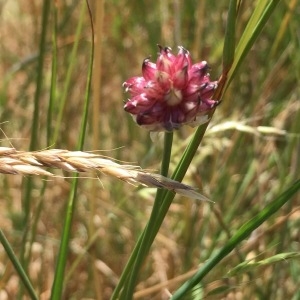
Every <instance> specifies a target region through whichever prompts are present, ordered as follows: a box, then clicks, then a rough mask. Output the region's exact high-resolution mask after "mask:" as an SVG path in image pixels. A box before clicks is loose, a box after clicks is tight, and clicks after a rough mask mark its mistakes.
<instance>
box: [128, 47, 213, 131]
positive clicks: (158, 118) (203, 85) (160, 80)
mask: <svg viewBox="0 0 300 300" xmlns="http://www.w3.org/2000/svg"><path fill="white" fill-rule="evenodd" d="M159 48H160V52H159V55H158V58H157V61H156V63H153V62H151V61H150V59H149V58H147V59H145V60H144V62H143V67H142V75H143V76H141V77H132V78H130V79H128V80H127V81H125V82H124V84H123V86H124V87H125V89H126V92H129V94H130V96H131V98H130V99H128V101H127V102H126V103H125V106H124V109H125V111H127V112H129V113H130V114H131V115H132V116H133V118H134V119H135V121H136V122H137V124H139V125H141V126H143V127H146V128H147V129H149V130H150V131H172V130H173V129H178V128H180V127H181V126H182V125H183V124H188V125H191V126H195V125H199V124H202V123H205V122H207V121H208V117H207V113H208V112H209V111H210V110H211V109H213V108H214V107H215V106H216V105H217V104H218V101H215V100H212V99H211V97H212V95H213V93H214V91H215V89H216V87H217V82H216V81H210V77H209V74H208V69H209V67H208V64H207V62H206V61H202V62H199V63H196V64H192V60H191V56H190V53H189V52H188V51H187V50H186V49H184V48H183V47H179V52H178V54H177V55H174V54H173V53H172V51H171V49H170V48H169V47H165V48H163V47H161V46H159Z"/></svg>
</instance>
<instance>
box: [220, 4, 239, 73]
mask: <svg viewBox="0 0 300 300" xmlns="http://www.w3.org/2000/svg"><path fill="white" fill-rule="evenodd" d="M236 10H237V1H236V0H231V1H230V4H229V10H228V17H227V26H226V32H225V40H224V49H223V74H224V73H225V74H227V72H228V71H229V70H230V68H231V65H232V63H233V60H234V52H235V23H236Z"/></svg>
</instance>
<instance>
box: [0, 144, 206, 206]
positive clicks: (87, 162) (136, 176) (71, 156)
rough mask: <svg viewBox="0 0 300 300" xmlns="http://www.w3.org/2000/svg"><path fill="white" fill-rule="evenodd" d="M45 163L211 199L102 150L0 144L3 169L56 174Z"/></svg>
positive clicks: (15, 172) (53, 166)
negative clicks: (21, 147)
mask: <svg viewBox="0 0 300 300" xmlns="http://www.w3.org/2000/svg"><path fill="white" fill-rule="evenodd" d="M45 167H46V168H47V167H49V168H56V169H61V170H64V171H68V172H88V171H93V170H96V171H100V172H101V173H104V174H107V175H110V176H113V177H115V178H118V179H121V180H123V181H125V182H127V183H130V184H142V185H145V186H147V187H156V188H164V189H168V190H171V191H174V192H175V193H178V194H180V195H183V196H186V197H189V198H194V199H199V200H206V201H207V200H208V201H210V200H209V199H208V198H207V197H205V196H203V195H201V194H200V193H198V192H196V190H195V189H194V188H192V187H191V186H189V185H186V184H183V183H180V182H178V181H174V180H172V179H169V178H167V177H164V176H161V175H158V174H153V173H149V172H145V171H144V170H142V169H141V168H140V167H137V166H132V165H120V164H118V163H116V162H114V161H112V160H110V159H108V158H104V157H103V156H101V155H99V154H95V153H90V152H82V151H68V150H61V149H50V150H43V151H36V152H25V151H17V150H16V149H15V148H9V147H0V173H3V174H14V175H15V174H19V175H38V176H51V177H54V176H57V175H55V174H53V173H51V172H49V171H46V170H44V168H45Z"/></svg>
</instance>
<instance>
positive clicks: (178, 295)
mask: <svg viewBox="0 0 300 300" xmlns="http://www.w3.org/2000/svg"><path fill="white" fill-rule="evenodd" d="M299 189H300V180H298V181H296V182H295V183H294V184H293V185H292V186H291V187H290V188H288V189H287V190H286V191H285V192H284V193H282V194H281V195H280V196H279V197H278V198H277V199H275V200H274V201H272V202H271V203H270V204H268V205H267V206H266V207H265V208H264V209H263V210H262V211H261V212H260V213H258V214H257V215H256V216H255V217H254V218H252V219H251V220H249V221H248V222H247V223H245V224H244V225H243V226H242V227H241V228H240V229H239V230H238V231H237V232H236V233H235V234H234V235H233V236H232V238H231V239H230V240H229V241H228V242H227V244H226V245H225V246H224V247H223V248H221V249H220V250H219V251H218V252H217V253H216V254H215V255H214V256H212V257H211V258H210V259H209V260H208V261H206V262H205V263H204V265H203V266H202V267H201V268H200V269H199V271H198V272H197V273H196V274H195V275H194V276H193V277H192V278H191V279H190V280H189V281H187V282H185V283H184V284H183V285H182V286H181V287H180V288H179V289H178V290H177V291H176V292H175V293H174V295H173V296H172V298H171V299H173V300H178V299H182V297H183V296H184V295H186V294H187V293H188V292H189V291H190V290H191V289H192V288H193V287H194V286H196V285H197V284H198V283H199V282H200V281H201V280H202V279H203V278H204V277H205V276H206V275H207V274H208V273H209V272H210V271H211V270H212V269H213V268H214V267H215V266H216V265H217V264H218V263H219V262H220V261H221V260H222V259H223V258H224V257H226V256H227V255H228V254H229V253H230V252H231V251H232V250H233V249H234V248H235V247H236V246H237V245H238V244H239V243H240V242H242V241H243V240H244V239H246V238H247V237H248V236H249V235H250V234H251V233H252V232H253V231H254V230H255V229H256V228H258V227H259V226H260V225H261V224H262V223H263V222H265V221H266V220H268V219H269V218H270V217H271V216H272V215H273V214H274V213H276V212H277V211H278V210H279V209H280V208H281V207H282V206H283V205H284V204H286V203H287V202H288V201H289V200H290V199H291V198H292V197H293V196H294V195H295V194H296V192H297V191H299Z"/></svg>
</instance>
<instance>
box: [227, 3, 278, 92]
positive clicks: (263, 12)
mask: <svg viewBox="0 0 300 300" xmlns="http://www.w3.org/2000/svg"><path fill="white" fill-rule="evenodd" d="M279 1H280V0H272V1H268V0H262V1H258V2H257V5H256V7H255V10H254V12H253V14H252V16H251V18H250V20H249V22H248V24H247V26H246V28H245V31H244V33H243V35H242V37H241V39H240V41H239V43H238V45H237V48H236V51H235V60H234V62H233V64H232V67H231V69H230V71H229V73H228V80H227V82H226V84H225V88H224V91H226V89H227V88H228V86H229V84H230V82H231V80H232V79H233V77H234V76H235V74H236V72H237V70H238V68H239V66H240V65H241V63H242V62H243V61H244V59H245V57H246V55H247V54H248V52H249V51H250V49H251V47H252V46H253V44H254V42H255V41H256V39H257V38H258V36H259V35H260V33H261V31H262V29H263V27H264V26H265V24H266V23H267V21H268V19H269V17H270V16H271V14H272V13H273V11H274V9H275V7H276V5H277V4H278V3H279Z"/></svg>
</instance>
